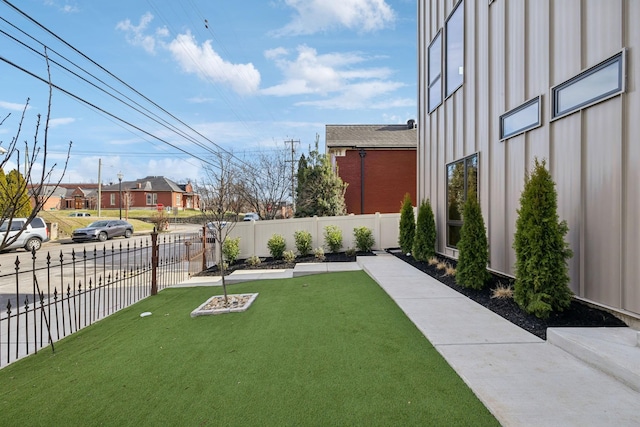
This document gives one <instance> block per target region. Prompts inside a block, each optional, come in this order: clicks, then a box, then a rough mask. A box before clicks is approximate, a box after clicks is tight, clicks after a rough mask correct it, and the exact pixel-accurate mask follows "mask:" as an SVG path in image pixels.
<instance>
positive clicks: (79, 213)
mask: <svg viewBox="0 0 640 427" xmlns="http://www.w3.org/2000/svg"><path fill="white" fill-rule="evenodd" d="M69 216H75V217H78V216H81V217H85V216H91V214H90V213H88V212H71V213H70V214H69Z"/></svg>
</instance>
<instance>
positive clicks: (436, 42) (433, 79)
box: [428, 31, 442, 112]
mask: <svg viewBox="0 0 640 427" xmlns="http://www.w3.org/2000/svg"><path fill="white" fill-rule="evenodd" d="M428 79H429V112H432V111H433V110H435V109H436V107H437V106H438V105H440V103H441V102H442V33H441V32H439V31H438V35H437V36H436V37H435V38H434V39H433V41H432V42H431V44H430V45H429V77H428Z"/></svg>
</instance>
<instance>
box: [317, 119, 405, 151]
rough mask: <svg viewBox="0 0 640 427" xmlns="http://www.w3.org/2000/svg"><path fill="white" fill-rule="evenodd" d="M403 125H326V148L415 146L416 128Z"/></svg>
mask: <svg viewBox="0 0 640 427" xmlns="http://www.w3.org/2000/svg"><path fill="white" fill-rule="evenodd" d="M414 123H415V122H413V121H411V120H410V121H409V122H408V123H407V124H405V125H326V126H325V131H326V144H327V148H337V147H341V148H416V147H417V145H418V129H417V127H416V126H415V124H414Z"/></svg>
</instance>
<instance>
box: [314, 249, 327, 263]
mask: <svg viewBox="0 0 640 427" xmlns="http://www.w3.org/2000/svg"><path fill="white" fill-rule="evenodd" d="M313 255H315V257H316V259H317V260H320V261H324V258H325V256H324V249H322V248H315V249H314V250H313Z"/></svg>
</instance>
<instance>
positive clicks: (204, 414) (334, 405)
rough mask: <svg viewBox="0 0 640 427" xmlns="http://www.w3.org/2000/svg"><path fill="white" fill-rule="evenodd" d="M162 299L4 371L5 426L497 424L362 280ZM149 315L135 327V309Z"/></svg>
mask: <svg viewBox="0 0 640 427" xmlns="http://www.w3.org/2000/svg"><path fill="white" fill-rule="evenodd" d="M219 291H220V289H218V288H204V287H202V288H181V289H167V290H164V291H162V292H160V293H159V294H158V295H157V296H154V297H150V298H147V299H146V300H144V301H142V302H140V303H138V304H136V305H134V306H131V307H129V308H128V309H125V310H123V311H121V312H118V313H116V314H114V315H112V316H110V317H109V318H107V319H105V320H103V321H101V322H98V323H96V324H94V325H93V326H91V327H89V328H87V329H85V330H83V331H81V332H79V333H77V334H75V335H73V336H71V337H68V338H66V339H64V340H63V341H61V342H58V343H56V346H55V347H56V351H55V354H52V352H51V350H50V349H44V350H41V351H40V352H39V353H38V354H37V355H34V356H31V357H29V358H26V359H24V360H21V361H18V362H16V363H14V364H12V365H9V366H7V367H6V368H4V369H2V370H0V384H1V385H2V386H1V387H0V417H2V421H1V422H0V424H3V425H33V426H36V425H43V426H44V425H46V426H52V425H68V426H76V425H78V426H79V425H83V426H87V425H107V426H111V425H112V426H143V425H148V426H160V425H163V426H164V425H169V426H203V425H216V426H218V425H242V426H253V425H264V426H286V425H296V426H308V425H317V426H328V425H332V426H337V425H366V426H372V425H389V426H391V425H393V426H406V425H429V426H432V425H446V426H453V425H461V426H462V425H464V426H469V425H473V426H479V425H498V423H497V421H496V420H495V419H494V418H493V416H492V415H491V414H490V413H489V411H488V410H487V409H486V408H485V407H484V406H483V405H482V403H480V401H479V400H478V399H477V398H476V397H475V395H474V394H473V393H472V392H471V390H470V389H469V388H468V387H467V386H466V385H465V384H464V383H463V381H462V380H461V379H460V378H459V377H458V376H457V375H456V374H455V372H454V371H453V370H452V368H451V367H449V365H447V363H446V362H445V361H444V359H443V358H442V357H441V356H440V355H439V353H438V352H437V351H436V350H435V349H434V348H433V346H432V345H431V344H430V343H429V342H428V341H427V340H426V339H425V338H424V337H423V336H422V334H421V333H420V332H419V331H418V330H417V329H416V327H415V326H414V325H413V324H412V323H411V321H410V320H409V319H408V318H407V317H406V316H405V315H404V314H403V313H402V311H401V310H400V309H399V308H398V307H397V306H396V305H395V304H394V303H393V301H392V300H391V299H390V298H389V297H388V296H387V295H386V294H385V293H384V291H383V290H382V289H381V288H380V287H379V286H378V285H377V284H376V283H375V282H374V281H373V280H371V279H370V278H369V277H368V276H367V275H366V274H365V273H364V272H360V271H358V272H348V273H333V274H324V275H316V276H306V277H300V278H295V279H288V280H263V281H259V282H250V283H244V284H241V285H234V286H230V287H229V291H230V293H245V292H259V293H260V296H259V297H258V298H257V300H256V301H255V302H254V304H253V306H252V307H251V308H250V309H249V310H248V311H247V312H245V313H234V314H225V315H218V316H203V317H198V318H191V317H190V315H189V314H190V312H191V310H193V309H195V308H196V307H197V306H198V305H200V304H201V303H203V302H204V301H205V300H206V299H207V298H208V297H210V296H213V295H215V294H219V293H220V292H219ZM145 311H150V312H152V313H153V315H151V316H149V317H144V318H141V317H140V316H139V315H140V313H142V312H145Z"/></svg>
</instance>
